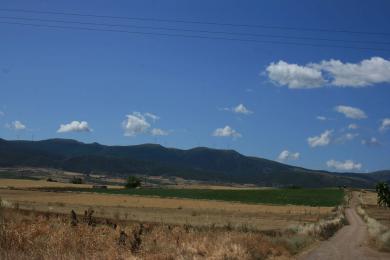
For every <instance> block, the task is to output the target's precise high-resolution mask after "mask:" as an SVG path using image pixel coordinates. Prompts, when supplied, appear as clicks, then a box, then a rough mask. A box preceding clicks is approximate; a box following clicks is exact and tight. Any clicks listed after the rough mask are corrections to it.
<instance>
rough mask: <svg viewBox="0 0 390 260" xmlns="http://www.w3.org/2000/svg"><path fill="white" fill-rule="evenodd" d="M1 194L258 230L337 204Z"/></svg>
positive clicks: (110, 214) (120, 215)
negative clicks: (324, 205)
mask: <svg viewBox="0 0 390 260" xmlns="http://www.w3.org/2000/svg"><path fill="white" fill-rule="evenodd" d="M0 197H1V198H3V199H4V200H6V201H9V202H11V203H14V204H15V203H17V204H18V206H19V207H20V208H21V209H28V210H35V211H42V212H59V213H68V212H70V211H71V210H72V209H73V210H75V211H76V212H78V213H80V214H81V213H82V212H84V210H85V209H87V208H93V209H94V210H95V212H96V214H97V216H99V217H107V218H115V219H123V220H134V221H149V222H159V223H161V222H162V223H170V224H188V223H190V224H191V225H195V226H226V225H233V226H246V227H248V228H251V229H256V230H275V229H285V228H288V227H290V226H293V225H298V224H304V223H313V222H317V221H318V220H319V219H323V218H326V217H328V216H330V215H331V214H332V210H333V207H309V206H292V205H291V206H273V205H255V204H242V203H233V202H221V201H207V200H192V199H168V198H153V197H141V196H128V195H114V194H97V193H70V192H43V191H35V190H10V189H0Z"/></svg>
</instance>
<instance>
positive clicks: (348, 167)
mask: <svg viewBox="0 0 390 260" xmlns="http://www.w3.org/2000/svg"><path fill="white" fill-rule="evenodd" d="M326 166H328V167H329V168H334V169H336V170H338V171H353V170H360V169H361V168H362V164H361V163H355V162H354V161H352V160H346V161H344V162H340V161H335V160H329V161H327V162H326Z"/></svg>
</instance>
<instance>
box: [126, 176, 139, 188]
mask: <svg viewBox="0 0 390 260" xmlns="http://www.w3.org/2000/svg"><path fill="white" fill-rule="evenodd" d="M139 186H141V180H140V179H139V178H137V177H135V176H129V177H128V178H127V181H126V185H125V187H126V188H127V189H134V188H137V187H139Z"/></svg>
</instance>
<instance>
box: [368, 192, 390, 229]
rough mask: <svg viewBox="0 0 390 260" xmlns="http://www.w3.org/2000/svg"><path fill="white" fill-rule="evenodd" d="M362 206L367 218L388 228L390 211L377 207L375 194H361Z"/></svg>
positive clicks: (389, 225)
mask: <svg viewBox="0 0 390 260" xmlns="http://www.w3.org/2000/svg"><path fill="white" fill-rule="evenodd" d="M362 204H363V205H362V208H363V209H364V211H366V213H367V215H368V216H370V217H371V218H374V219H375V220H377V221H379V222H380V223H381V224H383V225H385V226H387V227H389V228H390V209H389V208H386V207H379V206H378V204H377V194H376V193H375V192H370V191H365V192H362Z"/></svg>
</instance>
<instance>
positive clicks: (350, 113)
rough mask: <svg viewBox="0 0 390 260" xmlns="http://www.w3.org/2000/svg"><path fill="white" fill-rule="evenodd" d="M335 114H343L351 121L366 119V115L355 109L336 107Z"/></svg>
mask: <svg viewBox="0 0 390 260" xmlns="http://www.w3.org/2000/svg"><path fill="white" fill-rule="evenodd" d="M334 109H335V110H336V111H337V112H339V113H342V114H344V116H345V117H347V118H353V119H364V118H367V115H366V113H365V112H364V111H363V110H361V109H359V108H356V107H350V106H336V107H335V108H334Z"/></svg>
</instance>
